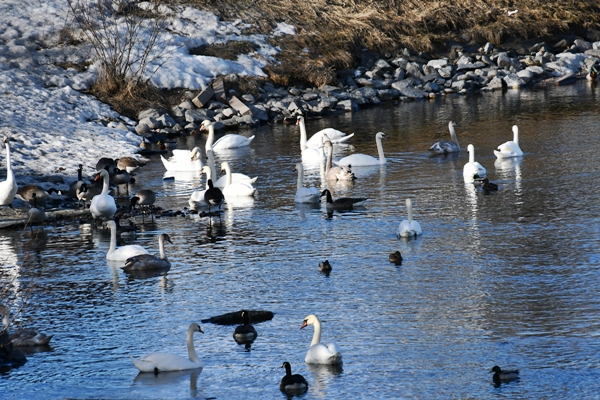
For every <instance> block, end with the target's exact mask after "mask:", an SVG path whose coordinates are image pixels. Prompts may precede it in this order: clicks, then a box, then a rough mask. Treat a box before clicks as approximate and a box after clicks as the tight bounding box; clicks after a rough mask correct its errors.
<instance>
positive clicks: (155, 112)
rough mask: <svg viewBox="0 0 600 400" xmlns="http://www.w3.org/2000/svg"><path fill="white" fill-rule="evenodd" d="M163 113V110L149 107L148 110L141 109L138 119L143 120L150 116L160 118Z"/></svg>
mask: <svg viewBox="0 0 600 400" xmlns="http://www.w3.org/2000/svg"><path fill="white" fill-rule="evenodd" d="M162 114H163V112H161V111H159V110H157V109H155V108H148V109H146V110H143V111H140V113H139V114H138V120H142V119H144V118H148V117H152V118H158V117H160V116H161V115H162Z"/></svg>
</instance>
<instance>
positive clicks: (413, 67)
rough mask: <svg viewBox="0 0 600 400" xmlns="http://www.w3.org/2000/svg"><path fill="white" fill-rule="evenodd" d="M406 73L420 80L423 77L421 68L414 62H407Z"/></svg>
mask: <svg viewBox="0 0 600 400" xmlns="http://www.w3.org/2000/svg"><path fill="white" fill-rule="evenodd" d="M406 73H407V74H409V75H412V76H414V77H417V78H421V77H422V76H423V71H422V70H421V66H420V65H419V64H418V63H416V62H409V63H408V64H407V65H406Z"/></svg>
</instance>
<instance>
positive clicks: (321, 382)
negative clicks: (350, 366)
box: [306, 364, 344, 398]
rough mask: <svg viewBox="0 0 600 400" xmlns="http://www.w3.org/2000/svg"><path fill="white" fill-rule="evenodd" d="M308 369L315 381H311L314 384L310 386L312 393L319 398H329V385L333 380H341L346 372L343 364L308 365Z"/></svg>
mask: <svg viewBox="0 0 600 400" xmlns="http://www.w3.org/2000/svg"><path fill="white" fill-rule="evenodd" d="M306 369H307V370H308V372H310V373H311V374H312V376H313V379H312V380H309V382H311V381H312V382H313V383H312V384H311V385H310V386H309V390H310V393H311V395H313V396H316V397H319V398H327V397H328V396H327V394H328V392H327V385H328V384H329V383H330V382H331V381H332V380H333V379H340V378H341V377H342V373H343V372H344V368H343V366H342V364H332V365H326V364H306Z"/></svg>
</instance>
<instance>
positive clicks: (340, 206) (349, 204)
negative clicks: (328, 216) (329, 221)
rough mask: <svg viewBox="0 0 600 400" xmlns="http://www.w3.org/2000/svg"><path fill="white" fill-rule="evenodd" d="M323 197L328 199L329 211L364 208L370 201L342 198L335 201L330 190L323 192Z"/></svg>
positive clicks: (363, 198) (357, 198) (359, 198)
mask: <svg viewBox="0 0 600 400" xmlns="http://www.w3.org/2000/svg"><path fill="white" fill-rule="evenodd" d="M323 196H325V197H326V199H327V203H326V206H327V209H329V210H352V209H353V208H354V207H359V206H363V205H364V203H365V202H366V201H367V200H368V199H367V198H365V197H341V198H339V199H336V200H335V201H334V200H333V198H332V197H331V192H330V191H329V189H325V190H323V192H322V193H321V197H323Z"/></svg>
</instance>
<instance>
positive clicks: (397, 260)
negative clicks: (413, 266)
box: [390, 251, 402, 265]
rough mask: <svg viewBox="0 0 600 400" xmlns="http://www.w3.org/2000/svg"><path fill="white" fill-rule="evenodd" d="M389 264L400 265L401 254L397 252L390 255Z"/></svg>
mask: <svg viewBox="0 0 600 400" xmlns="http://www.w3.org/2000/svg"><path fill="white" fill-rule="evenodd" d="M390 262H392V263H394V264H396V265H400V264H402V254H401V253H400V252H399V251H396V252H394V253H391V254H390Z"/></svg>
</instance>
